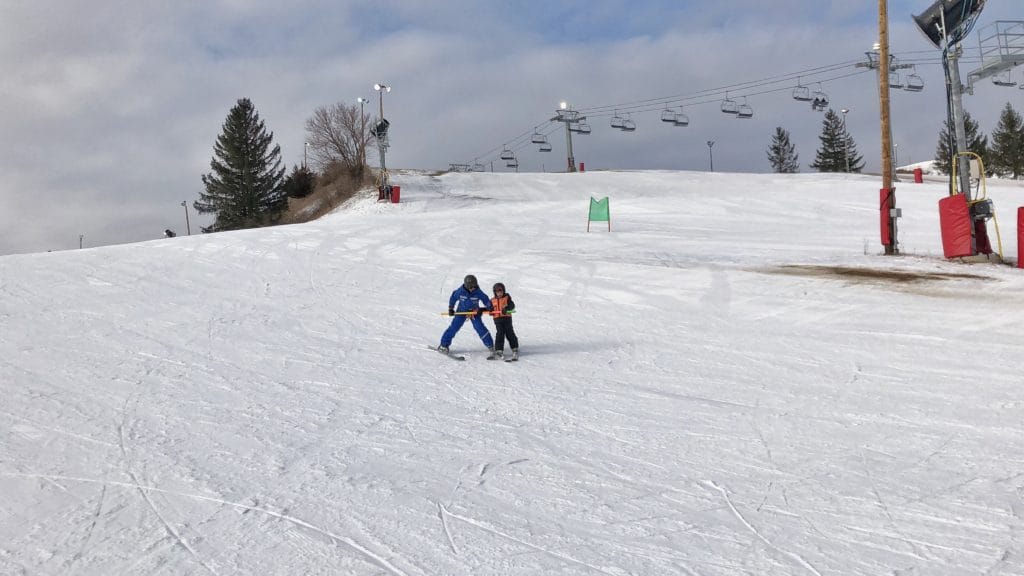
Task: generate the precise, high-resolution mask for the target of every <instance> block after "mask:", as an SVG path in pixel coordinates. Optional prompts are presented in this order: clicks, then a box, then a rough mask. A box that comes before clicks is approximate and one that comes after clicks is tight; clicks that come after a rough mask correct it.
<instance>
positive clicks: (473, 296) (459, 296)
mask: <svg viewBox="0 0 1024 576" xmlns="http://www.w3.org/2000/svg"><path fill="white" fill-rule="evenodd" d="M490 309H491V298H490V297H489V296H488V295H487V294H485V293H484V291H483V290H481V289H480V285H479V284H477V281H476V276H473V275H472V274H468V275H467V276H466V278H465V279H464V280H463V281H462V286H459V287H458V288H456V289H455V291H454V292H452V295H451V297H450V298H449V299H448V315H449V316H452V323H451V324H449V325H448V329H447V330H445V331H444V334H442V335H441V345H440V346H438V347H437V351H438V352H440V353H442V354H448V347H449V346H451V345H452V339H454V338H455V335H456V334H458V332H459V330H460V329H461V328H462V325H463V324H465V323H466V318H467V317H468V318H470V319H471V320H472V322H473V328H474V329H475V330H476V333H477V334H478V335H479V336H480V340H482V341H483V343H484V346H487V351H488V352H490V354H489V355H488V358H493V357H494V340H492V339H491V333H490V332H489V331H488V330H487V327H486V326H484V321H483V318H482V315H483V313H484V311H490Z"/></svg>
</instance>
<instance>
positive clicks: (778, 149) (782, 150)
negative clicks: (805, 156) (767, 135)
mask: <svg viewBox="0 0 1024 576" xmlns="http://www.w3.org/2000/svg"><path fill="white" fill-rule="evenodd" d="M799 160H800V156H799V155H798V154H797V153H796V147H794V146H793V143H792V142H790V141H789V130H783V129H782V126H779V127H777V128H775V135H774V136H772V145H771V146H769V147H768V161H769V162H771V164H772V170H774V171H775V172H778V173H781V174H791V173H794V172H799V171H800V162H799Z"/></svg>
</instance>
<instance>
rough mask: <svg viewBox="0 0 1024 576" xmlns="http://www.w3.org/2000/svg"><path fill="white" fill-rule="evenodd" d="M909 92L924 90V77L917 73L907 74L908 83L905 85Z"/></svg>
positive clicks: (904, 87)
mask: <svg viewBox="0 0 1024 576" xmlns="http://www.w3.org/2000/svg"><path fill="white" fill-rule="evenodd" d="M903 89H904V90H906V91H907V92H920V91H922V90H924V79H923V78H921V77H920V76H918V75H917V74H916V73H914V74H911V75H909V76H907V83H906V84H905V85H904V86H903Z"/></svg>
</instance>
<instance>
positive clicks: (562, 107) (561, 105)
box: [558, 101, 569, 110]
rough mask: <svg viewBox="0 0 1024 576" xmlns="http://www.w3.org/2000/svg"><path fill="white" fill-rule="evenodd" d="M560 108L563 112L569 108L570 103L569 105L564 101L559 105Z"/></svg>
mask: <svg viewBox="0 0 1024 576" xmlns="http://www.w3.org/2000/svg"><path fill="white" fill-rule="evenodd" d="M558 107H559V108H561V109H562V110H565V109H566V108H568V107H569V103H568V102H565V101H562V102H560V103H559V104H558Z"/></svg>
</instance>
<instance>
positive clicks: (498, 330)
mask: <svg viewBox="0 0 1024 576" xmlns="http://www.w3.org/2000/svg"><path fill="white" fill-rule="evenodd" d="M506 338H508V345H509V346H511V347H512V349H513V350H515V349H517V348H519V338H516V331H515V328H513V327H512V317H511V316H506V317H501V318H495V319H494V349H495V350H504V349H505V339H506Z"/></svg>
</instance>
